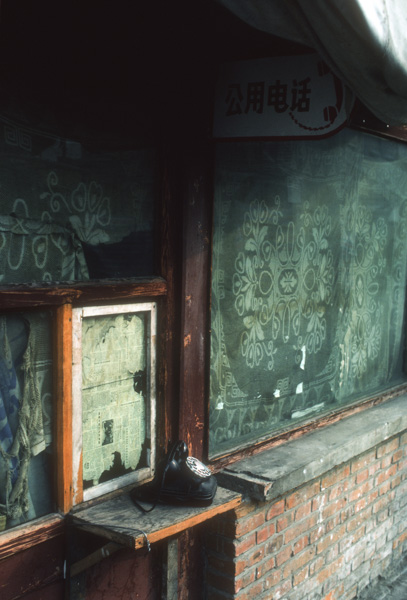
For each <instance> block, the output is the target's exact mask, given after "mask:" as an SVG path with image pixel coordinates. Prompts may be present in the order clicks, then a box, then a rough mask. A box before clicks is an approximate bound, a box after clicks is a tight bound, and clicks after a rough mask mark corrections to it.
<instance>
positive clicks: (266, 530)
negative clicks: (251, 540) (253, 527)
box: [256, 523, 276, 544]
mask: <svg viewBox="0 0 407 600" xmlns="http://www.w3.org/2000/svg"><path fill="white" fill-rule="evenodd" d="M275 532H276V526H275V523H268V524H267V525H266V526H265V527H262V528H261V529H259V530H258V531H257V533H256V535H257V543H258V544H261V543H262V542H265V541H266V540H268V539H269V538H270V537H271V536H272V535H274V534H275Z"/></svg>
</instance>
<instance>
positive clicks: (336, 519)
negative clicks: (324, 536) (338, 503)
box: [326, 513, 343, 533]
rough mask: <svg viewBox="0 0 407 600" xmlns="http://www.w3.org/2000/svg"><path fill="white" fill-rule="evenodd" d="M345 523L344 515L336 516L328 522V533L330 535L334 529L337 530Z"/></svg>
mask: <svg viewBox="0 0 407 600" xmlns="http://www.w3.org/2000/svg"><path fill="white" fill-rule="evenodd" d="M342 521H343V519H342V513H341V514H338V515H334V516H333V517H332V519H328V520H327V522H326V532H327V533H329V532H330V531H332V529H335V527H337V526H338V525H339V523H341V522H342Z"/></svg>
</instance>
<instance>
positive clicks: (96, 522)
mask: <svg viewBox="0 0 407 600" xmlns="http://www.w3.org/2000/svg"><path fill="white" fill-rule="evenodd" d="M241 500H242V496H241V494H240V493H237V492H233V491H229V490H226V489H224V488H221V487H218V489H217V492H216V496H215V498H214V500H213V502H212V504H210V505H209V506H205V507H189V506H173V505H171V506H169V505H164V504H158V505H157V506H156V507H155V508H154V510H152V511H151V512H150V513H143V512H142V511H141V510H140V509H139V508H138V507H137V506H136V505H135V504H134V503H133V501H132V500H131V498H130V496H129V494H123V495H122V496H119V497H117V498H114V499H111V500H107V501H105V502H101V503H99V504H96V505H94V506H90V507H88V508H79V509H74V510H73V511H72V513H71V516H72V522H73V525H74V526H76V527H79V528H81V529H84V530H86V531H89V532H91V533H94V534H96V535H98V536H101V537H103V538H105V539H107V540H109V541H110V542H115V543H118V544H120V545H121V546H125V547H128V548H132V549H134V550H136V549H137V548H141V547H142V546H146V544H147V541H146V538H145V536H144V534H143V532H144V533H145V534H146V535H147V537H148V541H149V543H150V544H153V543H154V542H158V541H160V540H163V539H165V538H169V537H171V536H173V535H177V534H179V533H181V532H182V531H185V530H186V529H189V528H190V527H194V526H195V525H198V524H199V523H203V522H204V521H207V520H208V519H211V518H212V517H215V516H216V515H220V514H222V513H224V512H226V511H229V510H232V509H234V508H236V507H237V506H238V505H239V504H240V502H241ZM146 508H148V505H146Z"/></svg>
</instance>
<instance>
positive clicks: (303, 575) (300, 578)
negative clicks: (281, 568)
mask: <svg viewBox="0 0 407 600" xmlns="http://www.w3.org/2000/svg"><path fill="white" fill-rule="evenodd" d="M308 577H309V567H308V565H307V566H306V567H304V568H303V569H301V571H299V572H298V573H295V575H294V577H293V583H294V587H296V586H297V585H299V584H300V583H304V581H305V580H306V579H308Z"/></svg>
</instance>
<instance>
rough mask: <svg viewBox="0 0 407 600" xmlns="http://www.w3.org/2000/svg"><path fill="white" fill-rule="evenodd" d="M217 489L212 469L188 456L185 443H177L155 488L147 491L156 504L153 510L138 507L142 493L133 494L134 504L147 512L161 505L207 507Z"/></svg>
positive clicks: (160, 467) (161, 468)
mask: <svg viewBox="0 0 407 600" xmlns="http://www.w3.org/2000/svg"><path fill="white" fill-rule="evenodd" d="M216 489H217V482H216V479H215V477H214V476H213V475H212V472H211V471H210V469H208V467H206V466H205V465H204V464H203V463H202V462H201V461H200V460H198V459H197V458H194V457H193V456H189V454H188V446H187V445H186V443H185V442H183V441H178V442H177V443H176V444H174V445H173V446H172V448H171V450H170V452H169V453H168V456H167V458H166V459H165V461H164V462H163V463H162V464H161V465H160V466H159V468H158V472H157V475H156V477H155V478H154V481H153V482H152V484H150V486H148V487H146V491H147V492H148V494H149V497H150V500H154V504H153V506H152V507H151V508H149V509H145V508H144V507H143V506H141V505H140V504H139V502H138V500H143V499H144V498H143V497H142V496H141V494H142V491H143V490H142V489H140V490H134V493H133V500H134V502H135V504H137V506H139V508H141V509H142V510H143V511H144V512H149V511H151V510H153V508H154V507H155V506H156V504H157V503H158V502H168V503H171V504H193V505H197V504H198V505H199V504H201V505H207V504H210V503H211V502H212V500H213V498H214V497H215V494H216Z"/></svg>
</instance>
